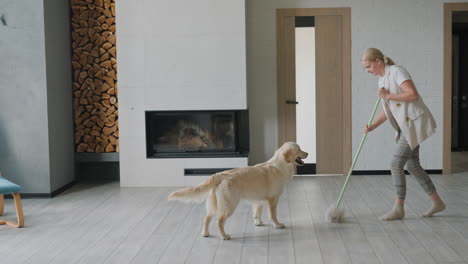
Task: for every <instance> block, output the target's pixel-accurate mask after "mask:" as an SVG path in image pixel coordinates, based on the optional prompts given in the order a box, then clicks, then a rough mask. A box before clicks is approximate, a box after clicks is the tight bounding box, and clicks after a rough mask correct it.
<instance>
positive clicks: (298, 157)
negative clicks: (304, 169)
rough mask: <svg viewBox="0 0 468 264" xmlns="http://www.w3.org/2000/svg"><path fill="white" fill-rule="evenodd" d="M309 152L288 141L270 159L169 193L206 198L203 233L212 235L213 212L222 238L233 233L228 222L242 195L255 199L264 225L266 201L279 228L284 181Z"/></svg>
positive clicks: (181, 197)
mask: <svg viewBox="0 0 468 264" xmlns="http://www.w3.org/2000/svg"><path fill="white" fill-rule="evenodd" d="M307 155H308V154H307V152H304V151H302V150H301V149H300V147H299V145H298V144H296V143H294V142H286V143H284V145H283V146H281V147H280V148H279V149H278V150H276V152H275V154H274V156H273V157H272V158H271V159H270V160H268V161H267V162H264V163H260V164H257V165H255V166H248V167H243V168H237V169H233V170H227V171H223V172H219V173H216V174H214V175H212V176H210V178H208V179H206V180H205V181H203V182H202V183H200V184H199V185H197V186H194V187H188V188H184V189H181V190H178V191H175V192H173V193H171V194H169V197H168V199H169V200H182V201H204V200H206V211H207V215H206V217H205V223H204V225H203V231H202V235H203V236H205V237H206V236H209V235H210V234H209V231H208V227H209V224H210V221H211V218H212V217H213V216H217V217H218V231H219V236H220V238H222V239H224V240H228V239H230V238H231V237H230V236H229V235H228V234H226V233H225V232H224V223H225V222H226V220H227V218H228V217H230V216H231V215H232V214H233V213H234V210H235V209H236V207H237V205H238V204H239V201H240V200H241V199H245V200H250V201H252V202H253V212H254V224H255V225H258V226H260V225H263V223H262V220H261V213H262V202H264V201H266V202H267V203H268V207H269V209H270V218H271V221H272V222H273V223H274V225H275V227H276V228H284V225H283V224H281V223H280V222H278V219H276V206H277V204H278V200H279V197H280V195H281V193H282V192H283V187H284V185H285V184H286V183H287V182H288V181H289V180H291V179H292V177H293V176H294V172H295V170H294V169H295V166H296V165H298V166H302V165H304V162H303V161H302V159H305V158H307Z"/></svg>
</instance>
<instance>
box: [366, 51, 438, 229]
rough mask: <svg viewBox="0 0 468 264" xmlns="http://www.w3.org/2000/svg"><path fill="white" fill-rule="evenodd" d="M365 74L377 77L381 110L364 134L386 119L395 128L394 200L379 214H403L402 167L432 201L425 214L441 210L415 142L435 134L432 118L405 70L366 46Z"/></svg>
mask: <svg viewBox="0 0 468 264" xmlns="http://www.w3.org/2000/svg"><path fill="white" fill-rule="evenodd" d="M361 63H362V66H363V67H364V68H365V69H366V70H367V72H368V73H370V74H373V75H376V76H380V77H379V83H378V84H379V86H378V87H379V88H378V94H379V96H380V97H381V99H382V105H383V111H382V112H380V114H379V115H378V116H377V118H376V119H375V121H374V122H373V123H372V124H371V125H370V126H367V125H366V127H365V128H364V132H365V133H368V132H370V131H372V130H374V129H376V128H377V127H379V126H380V125H381V124H382V123H383V122H385V120H387V119H388V120H389V122H390V123H391V125H392V127H393V128H394V129H395V130H396V131H397V135H396V141H397V143H398V146H397V147H396V149H395V151H394V154H393V158H392V161H391V172H392V176H393V181H394V184H395V188H396V196H397V197H396V199H395V204H394V206H393V208H392V210H391V211H390V212H388V213H386V214H385V215H383V216H381V217H380V219H381V220H385V221H390V220H399V219H402V218H403V217H405V210H404V202H405V196H406V178H405V171H404V166H405V164H406V169H407V170H408V171H409V172H410V173H411V174H412V175H414V177H415V178H416V180H417V181H418V182H419V184H420V185H421V186H422V187H423V189H424V191H425V192H426V193H427V194H428V195H429V197H430V198H431V200H432V207H431V208H430V209H429V210H428V211H427V212H426V213H424V216H425V217H431V216H432V215H433V214H435V213H437V212H440V211H443V210H444V209H445V204H444V202H443V201H442V200H441V199H440V197H439V195H438V194H437V191H436V188H435V187H434V184H433V183H432V181H431V179H430V178H429V176H428V175H427V173H426V172H425V171H424V169H423V168H422V167H421V164H420V162H419V145H420V144H421V143H422V142H423V141H424V140H426V139H427V138H429V137H430V136H431V135H433V134H434V133H435V128H436V124H435V120H434V117H433V116H432V114H431V112H430V111H429V109H428V108H427V106H426V105H425V104H424V102H423V100H422V98H421V97H420V96H419V94H418V91H417V90H416V87H415V86H414V83H413V81H412V80H411V76H410V75H409V73H408V71H406V69H405V68H403V67H401V66H396V65H395V63H394V62H393V60H392V59H390V58H389V57H386V56H384V55H383V54H382V52H381V51H380V50H378V49H375V48H369V49H367V50H366V51H365V52H364V54H363V55H362V58H361Z"/></svg>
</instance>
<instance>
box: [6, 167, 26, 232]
mask: <svg viewBox="0 0 468 264" xmlns="http://www.w3.org/2000/svg"><path fill="white" fill-rule="evenodd" d="M20 190H21V186H19V185H17V184H14V183H12V182H11V181H9V180H7V179H5V178H3V177H2V174H1V172H0V215H2V214H3V208H4V198H3V195H4V194H11V195H13V199H14V201H15V207H16V217H17V219H18V220H17V222H16V223H14V222H11V221H8V220H3V219H0V225H4V224H7V225H9V226H13V227H23V226H24V216H23V207H22V206H21V196H20V194H19V191H20Z"/></svg>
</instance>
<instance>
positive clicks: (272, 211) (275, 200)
mask: <svg viewBox="0 0 468 264" xmlns="http://www.w3.org/2000/svg"><path fill="white" fill-rule="evenodd" d="M277 205H278V197H276V198H271V199H268V207H269V208H270V218H271V221H273V223H274V224H275V227H276V228H284V227H285V226H284V225H283V224H282V223H280V222H278V219H276V206H277Z"/></svg>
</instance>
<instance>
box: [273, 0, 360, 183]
mask: <svg viewBox="0 0 468 264" xmlns="http://www.w3.org/2000/svg"><path fill="white" fill-rule="evenodd" d="M350 14H351V10H350V8H298V9H278V10H277V71H278V72H277V74H278V75H277V76H278V79H277V81H278V141H279V144H280V145H281V144H282V143H284V142H286V141H297V142H298V143H299V144H300V145H301V144H302V143H301V142H302V141H303V142H304V144H305V145H310V144H315V149H313V150H312V152H315V155H312V157H315V158H316V159H315V164H316V166H315V167H316V173H317V174H345V173H346V172H347V170H348V169H349V167H350V165H351V69H350V64H351V61H350V58H351V44H350V43H351V29H350V24H351V23H350ZM301 21H302V22H301ZM304 21H305V22H304ZM310 21H312V22H313V24H312V27H313V30H310V31H309V33H308V34H312V33H311V32H314V33H313V35H314V43H311V44H309V46H310V49H311V50H310V53H312V54H313V56H312V58H315V59H314V61H313V62H312V64H313V66H314V67H304V62H303V61H302V62H299V61H298V59H296V56H297V52H302V53H301V54H304V50H305V51H307V49H301V50H297V49H298V47H300V46H301V45H299V43H296V39H298V38H297V37H298V34H302V33H303V32H302V33H300V32H299V31H298V30H297V28H298V25H299V27H300V23H305V24H308V23H310ZM309 27H311V25H310V24H309ZM306 34H307V33H306ZM309 41H310V39H309ZM298 62H299V63H298ZM304 68H305V70H306V71H307V70H309V75H307V74H303V75H302V78H301V77H300V75H301V73H303V72H304ZM313 68H314V69H313ZM311 69H312V70H311ZM314 74H315V76H314ZM304 76H305V77H311V76H312V77H313V76H314V77H315V78H304ZM311 79H312V80H311ZM313 79H315V81H314V80H313ZM304 80H308V81H309V84H305V85H304V83H303V82H304ZM301 86H305V87H306V89H305V90H304V89H301V88H300V87H301ZM307 87H308V88H307ZM307 89H309V91H307ZM304 95H305V98H304ZM314 95H315V100H307V99H311V98H310V97H314ZM304 109H308V110H306V111H304ZM304 113H306V114H304ZM304 115H309V116H310V117H309V118H304V117H303V116H304ZM310 123H312V125H310ZM309 125H310V126H309ZM305 127H309V129H310V127H312V129H315V131H309V132H306V133H304V131H302V129H304V128H305ZM314 132H315V135H314ZM307 138H313V140H312V141H313V143H310V142H305V141H306V139H307ZM300 141H301V142H300ZM312 148H313V147H312ZM305 150H306V151H308V150H307V149H305ZM314 150H315V151H314ZM305 162H306V164H309V165H314V160H313V159H312V161H309V160H305ZM305 167H306V168H307V165H306V166H305ZM298 172H299V173H300V171H298ZM306 173H307V172H306Z"/></svg>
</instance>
